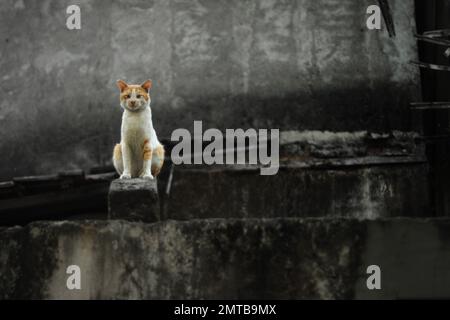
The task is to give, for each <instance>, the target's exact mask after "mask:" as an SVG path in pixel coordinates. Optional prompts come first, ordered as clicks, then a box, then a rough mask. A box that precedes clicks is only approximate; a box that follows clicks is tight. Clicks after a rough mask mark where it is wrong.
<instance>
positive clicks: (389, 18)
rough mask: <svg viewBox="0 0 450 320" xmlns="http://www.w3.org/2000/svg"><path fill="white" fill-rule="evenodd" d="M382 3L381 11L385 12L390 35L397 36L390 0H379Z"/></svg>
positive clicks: (384, 17)
mask: <svg viewBox="0 0 450 320" xmlns="http://www.w3.org/2000/svg"><path fill="white" fill-rule="evenodd" d="M378 3H379V5H380V9H381V13H382V14H383V19H384V23H385V24H386V28H387V30H388V33H389V37H391V38H392V37H395V25H394V19H393V18H392V12H391V8H390V7H389V1H388V0H378Z"/></svg>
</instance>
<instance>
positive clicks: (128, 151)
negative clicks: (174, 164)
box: [113, 80, 164, 179]
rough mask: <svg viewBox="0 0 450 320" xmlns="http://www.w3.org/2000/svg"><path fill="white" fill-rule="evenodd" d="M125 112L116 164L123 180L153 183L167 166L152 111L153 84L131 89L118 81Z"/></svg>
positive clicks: (114, 156)
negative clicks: (151, 92)
mask: <svg viewBox="0 0 450 320" xmlns="http://www.w3.org/2000/svg"><path fill="white" fill-rule="evenodd" d="M117 86H118V87H119V89H120V106H121V107H122V108H123V110H124V111H123V115H122V129H121V141H120V144H116V146H115V147H114V153H113V163H114V167H115V168H116V170H117V172H118V173H119V174H120V179H130V178H138V177H139V178H147V179H153V177H155V176H157V175H158V174H159V172H160V171H161V168H162V166H163V163H164V147H163V146H162V144H161V143H160V142H159V140H158V137H157V136H156V132H155V129H154V128H153V123H152V111H151V109H150V102H151V99H150V93H149V90H150V88H151V87H152V81H151V80H147V81H145V82H144V83H143V84H141V85H129V84H127V83H126V82H125V81H123V80H119V81H117Z"/></svg>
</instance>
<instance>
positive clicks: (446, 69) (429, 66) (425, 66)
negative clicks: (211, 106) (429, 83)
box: [409, 61, 450, 71]
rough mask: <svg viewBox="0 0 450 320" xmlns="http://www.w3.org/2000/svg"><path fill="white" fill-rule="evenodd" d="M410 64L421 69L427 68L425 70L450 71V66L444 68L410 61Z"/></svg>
mask: <svg viewBox="0 0 450 320" xmlns="http://www.w3.org/2000/svg"><path fill="white" fill-rule="evenodd" d="M409 63H411V64H413V65H416V66H418V67H420V68H425V69H429V70H439V71H450V66H443V65H438V64H432V63H426V62H420V61H410V62H409Z"/></svg>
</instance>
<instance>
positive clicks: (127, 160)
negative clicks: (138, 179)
mask: <svg viewBox="0 0 450 320" xmlns="http://www.w3.org/2000/svg"><path fill="white" fill-rule="evenodd" d="M121 145H122V157H123V173H122V174H121V175H120V179H130V178H131V148H130V146H129V145H128V144H127V143H122V144H121Z"/></svg>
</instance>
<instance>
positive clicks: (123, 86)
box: [117, 80, 128, 92]
mask: <svg viewBox="0 0 450 320" xmlns="http://www.w3.org/2000/svg"><path fill="white" fill-rule="evenodd" d="M117 86H118V87H119V89H120V92H122V91H123V90H125V89H126V88H127V87H128V84H127V83H126V82H125V81H123V80H117Z"/></svg>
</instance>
